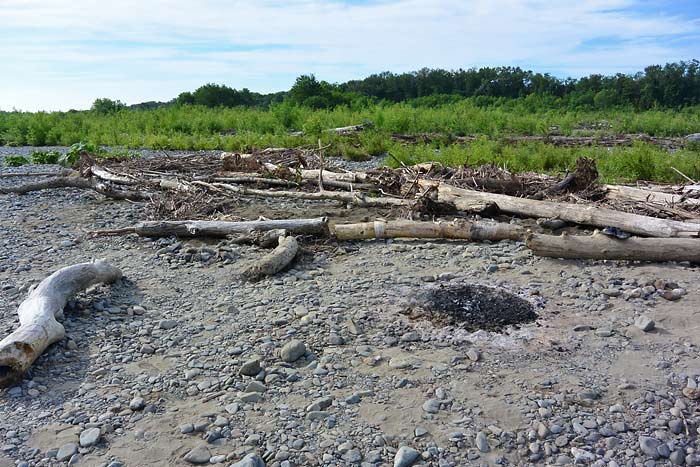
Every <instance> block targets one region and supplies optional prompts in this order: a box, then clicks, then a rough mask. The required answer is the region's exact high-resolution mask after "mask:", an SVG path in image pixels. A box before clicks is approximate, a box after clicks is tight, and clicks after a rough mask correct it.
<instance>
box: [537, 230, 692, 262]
mask: <svg viewBox="0 0 700 467" xmlns="http://www.w3.org/2000/svg"><path fill="white" fill-rule="evenodd" d="M525 243H526V245H527V246H528V247H529V248H530V249H531V250H532V252H533V253H534V254H535V255H537V256H545V257H550V258H570V259H571V258H573V259H608V260H628V261H656V262H663V261H690V262H693V263H698V262H700V239H696V238H640V237H631V238H628V239H626V240H620V239H618V238H614V237H609V236H607V235H604V234H602V233H600V232H599V231H595V232H594V233H593V235H590V236H589V235H587V236H575V235H567V234H562V235H543V234H535V233H531V232H528V234H527V235H526V241H525Z"/></svg>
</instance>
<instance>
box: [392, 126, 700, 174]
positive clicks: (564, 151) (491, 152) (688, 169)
mask: <svg viewBox="0 0 700 467" xmlns="http://www.w3.org/2000/svg"><path fill="white" fill-rule="evenodd" d="M390 154H391V157H389V158H387V160H386V163H387V165H389V166H393V167H396V166H398V165H399V162H398V161H401V162H402V163H404V164H406V165H411V164H416V163H420V162H431V161H437V162H440V163H442V164H444V165H447V166H452V167H457V166H461V165H465V164H466V165H470V166H478V165H482V164H490V163H492V164H496V165H498V166H500V167H504V168H506V169H507V170H510V171H511V172H515V173H518V172H526V171H534V172H540V173H561V172H564V171H566V170H571V169H573V168H575V166H576V159H578V158H579V157H588V158H592V159H594V160H595V161H596V165H597V167H598V172H599V173H600V176H601V178H602V180H603V181H604V182H608V183H621V182H627V181H636V180H649V181H656V182H685V181H686V180H685V179H684V178H683V177H682V176H681V175H679V174H678V173H677V172H676V171H674V170H673V168H676V169H678V170H679V171H681V172H683V173H684V174H686V175H687V176H689V177H690V178H692V179H694V180H698V179H700V152H699V151H694V150H678V151H674V152H672V153H669V152H667V151H665V150H663V149H661V148H659V147H657V146H654V145H652V144H649V143H641V142H636V143H635V144H633V145H632V146H631V147H615V148H602V147H575V148H564V147H556V146H552V145H549V144H544V143H541V142H524V143H518V144H513V145H511V144H504V143H503V142H499V141H494V140H490V139H488V138H486V137H483V138H480V139H478V140H477V141H475V142H474V143H472V144H469V145H456V144H449V145H444V146H436V145H411V146H407V145H403V146H402V145H395V146H394V147H393V148H392V149H391V153H390Z"/></svg>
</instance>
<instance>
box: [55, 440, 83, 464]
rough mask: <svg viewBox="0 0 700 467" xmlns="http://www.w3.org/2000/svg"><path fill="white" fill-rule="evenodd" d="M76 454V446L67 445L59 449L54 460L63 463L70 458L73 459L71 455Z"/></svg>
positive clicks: (72, 444) (73, 444)
mask: <svg viewBox="0 0 700 467" xmlns="http://www.w3.org/2000/svg"><path fill="white" fill-rule="evenodd" d="M77 452H78V445H77V444H75V443H67V444H64V445H63V446H61V448H60V449H59V450H58V453H57V454H56V460H58V461H59V462H65V461H67V460H68V459H70V458H71V457H73V454H75V453H77Z"/></svg>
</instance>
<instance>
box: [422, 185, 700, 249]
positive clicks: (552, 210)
mask: <svg viewBox="0 0 700 467" xmlns="http://www.w3.org/2000/svg"><path fill="white" fill-rule="evenodd" d="M419 183H420V185H421V186H422V187H424V188H430V187H433V188H435V189H437V193H438V202H443V203H448V204H452V205H454V206H455V208H456V209H458V210H462V207H467V206H469V205H470V204H473V203H474V202H475V201H482V202H483V201H491V202H495V203H496V204H497V205H498V208H499V209H500V211H501V212H504V213H509V214H515V215H518V216H523V217H534V218H540V217H545V218H557V219H561V220H564V221H567V222H574V223H576V224H582V225H592V226H596V227H608V226H612V227H617V228H619V229H621V230H624V231H626V232H630V233H633V234H637V235H642V236H647V237H697V236H698V235H700V225H698V224H692V223H689V222H680V221H674V220H669V219H658V218H656V217H649V216H640V215H638V214H629V213H625V212H620V211H615V210H612V209H607V208H597V207H594V206H586V205H580V204H569V203H557V202H552V201H537V200H531V199H525V198H516V197H513V196H508V195H499V194H493V193H483V192H479V191H472V190H465V189H462V188H457V187H454V186H451V185H447V184H444V183H439V182H433V181H429V180H421V181H420V182H419Z"/></svg>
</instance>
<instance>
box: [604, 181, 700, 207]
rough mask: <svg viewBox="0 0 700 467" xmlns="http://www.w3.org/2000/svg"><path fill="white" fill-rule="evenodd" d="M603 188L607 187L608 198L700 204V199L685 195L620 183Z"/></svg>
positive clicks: (605, 186)
mask: <svg viewBox="0 0 700 467" xmlns="http://www.w3.org/2000/svg"><path fill="white" fill-rule="evenodd" d="M603 188H604V189H605V196H606V197H607V198H608V199H620V200H623V201H637V202H642V203H666V204H687V205H700V199H695V198H688V197H686V196H683V195H674V194H673V193H663V192H661V191H651V190H642V189H640V188H633V187H629V186H620V185H604V186H603Z"/></svg>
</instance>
